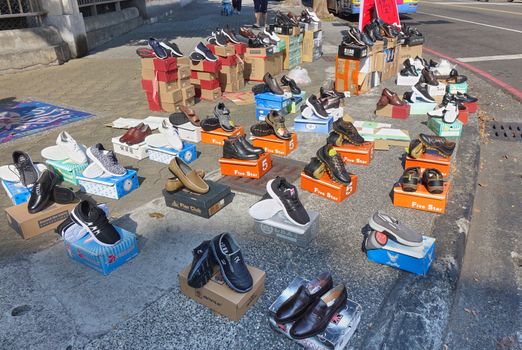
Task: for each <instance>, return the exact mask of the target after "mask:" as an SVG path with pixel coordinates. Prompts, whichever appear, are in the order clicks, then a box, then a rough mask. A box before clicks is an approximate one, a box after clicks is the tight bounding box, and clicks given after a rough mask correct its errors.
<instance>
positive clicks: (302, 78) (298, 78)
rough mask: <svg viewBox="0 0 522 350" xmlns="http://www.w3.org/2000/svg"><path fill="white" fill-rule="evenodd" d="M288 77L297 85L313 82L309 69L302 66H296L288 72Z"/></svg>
mask: <svg viewBox="0 0 522 350" xmlns="http://www.w3.org/2000/svg"><path fill="white" fill-rule="evenodd" d="M288 77H289V78H290V79H293V80H294V81H295V82H296V84H297V85H299V86H306V85H310V84H311V83H312V79H310V76H309V75H308V71H307V70H306V69H305V68H302V67H300V66H297V67H295V68H294V69H292V70H291V71H290V72H289V73H288Z"/></svg>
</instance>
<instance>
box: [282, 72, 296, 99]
mask: <svg viewBox="0 0 522 350" xmlns="http://www.w3.org/2000/svg"><path fill="white" fill-rule="evenodd" d="M281 84H283V86H288V87H290V91H292V94H293V95H299V94H300V93H301V89H300V88H299V86H297V84H296V82H295V81H294V79H290V78H289V77H288V76H287V75H283V76H282V77H281Z"/></svg>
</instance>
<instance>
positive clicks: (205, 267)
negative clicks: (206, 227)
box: [187, 241, 216, 288]
mask: <svg viewBox="0 0 522 350" xmlns="http://www.w3.org/2000/svg"><path fill="white" fill-rule="evenodd" d="M192 256H193V259H192V266H191V267H190V271H189V274H188V277H187V282H188V285H189V286H191V287H192V288H201V287H203V286H204V285H205V284H207V282H208V281H210V279H211V278H212V275H213V272H214V271H213V266H214V265H215V264H216V262H215V261H214V256H213V255H212V252H211V250H210V241H204V242H203V243H201V244H200V245H199V246H197V247H196V248H194V250H192Z"/></svg>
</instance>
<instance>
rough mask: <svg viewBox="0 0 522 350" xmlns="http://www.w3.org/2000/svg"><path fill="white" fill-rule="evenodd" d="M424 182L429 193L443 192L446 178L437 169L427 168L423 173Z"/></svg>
mask: <svg viewBox="0 0 522 350" xmlns="http://www.w3.org/2000/svg"><path fill="white" fill-rule="evenodd" d="M422 183H423V184H424V186H425V187H426V189H427V190H428V192H429V193H433V194H441V193H442V192H443V191H444V178H443V177H442V173H441V172H440V171H438V170H437V169H426V170H424V174H422Z"/></svg>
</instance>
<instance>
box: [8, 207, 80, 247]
mask: <svg viewBox="0 0 522 350" xmlns="http://www.w3.org/2000/svg"><path fill="white" fill-rule="evenodd" d="M76 204H77V203H70V204H57V203H52V204H51V205H50V206H48V207H47V208H45V209H44V210H42V211H40V212H38V213H35V214H29V212H28V211H27V205H28V203H27V202H25V203H22V204H18V205H15V206H12V207H9V208H6V209H5V212H6V213H7V221H8V223H9V226H11V227H12V228H13V229H14V230H15V231H16V232H18V233H19V234H20V235H21V236H22V237H23V238H24V239H29V238H31V237H34V236H37V235H39V234H41V233H45V232H48V231H52V230H54V229H56V228H57V227H58V225H60V224H61V223H62V222H63V221H64V220H65V219H67V218H68V217H69V213H70V212H71V211H72V210H73V209H74V207H75V206H76Z"/></svg>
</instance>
